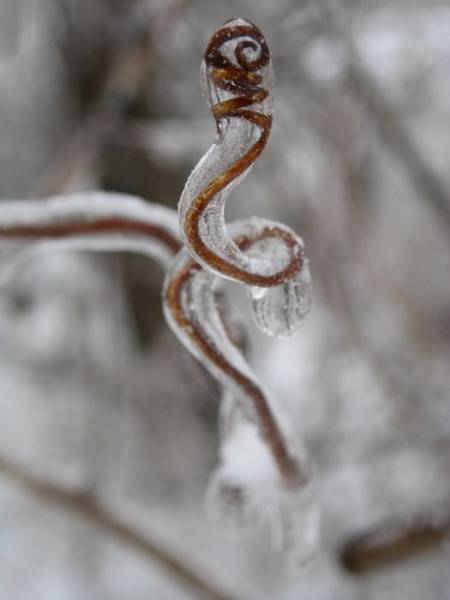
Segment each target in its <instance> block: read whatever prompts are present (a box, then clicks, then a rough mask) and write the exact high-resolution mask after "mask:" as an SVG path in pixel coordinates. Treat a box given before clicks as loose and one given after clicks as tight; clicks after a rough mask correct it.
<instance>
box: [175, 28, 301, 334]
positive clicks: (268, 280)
mask: <svg viewBox="0 0 450 600" xmlns="http://www.w3.org/2000/svg"><path fill="white" fill-rule="evenodd" d="M202 74H203V79H204V83H205V86H206V89H207V93H208V98H209V103H210V106H211V110H212V113H213V116H214V118H215V120H216V124H217V130H218V137H217V139H216V142H215V143H214V144H213V146H212V147H211V148H210V149H209V150H208V152H207V153H206V154H205V155H204V156H203V158H202V159H201V160H200V162H199V163H198V165H197V166H196V167H195V169H194V170H193V172H192V174H191V176H190V177H189V179H188V181H187V183H186V186H185V188H184V191H183V194H182V196H181V199H180V203H179V214H180V224H181V231H182V235H183V239H184V241H185V244H186V246H187V247H188V248H189V250H190V251H191V253H192V254H193V256H194V257H195V259H196V260H197V261H198V262H199V263H200V264H201V265H202V266H204V267H205V268H207V269H210V270H211V271H213V272H214V273H217V274H218V275H221V276H223V277H226V278H229V279H232V280H235V281H238V282H241V283H243V284H245V285H246V286H248V290H249V293H250V297H251V299H252V306H253V310H254V314H255V317H256V321H257V324H258V325H259V326H260V327H261V329H263V330H264V331H266V332H267V333H269V334H273V335H289V334H290V333H291V332H292V331H293V330H294V329H295V328H296V327H297V325H298V323H299V322H300V320H301V319H302V318H303V317H304V315H305V314H306V312H307V311H308V309H309V299H308V298H309V287H310V282H309V272H308V265H307V261H306V259H305V254H304V246H303V242H302V240H301V239H300V238H299V237H298V236H297V235H296V234H295V233H294V232H293V231H292V230H291V229H289V228H288V227H285V226H280V224H279V223H275V222H274V223H273V225H272V227H271V235H270V238H271V240H272V244H266V246H261V247H260V250H259V251H258V252H252V253H248V252H245V251H244V250H243V249H241V248H239V247H238V245H237V244H236V243H235V242H234V241H233V240H232V238H231V236H230V235H229V232H228V230H227V227H226V224H225V219H224V207H225V202H226V199H227V198H228V196H229V194H230V192H231V190H232V189H233V187H234V186H235V185H236V184H238V183H239V182H240V181H241V180H242V179H243V177H245V175H246V174H247V173H248V172H249V170H250V169H251V167H252V166H253V164H254V162H255V161H256V159H257V158H258V157H259V156H260V154H261V153H262V151H263V150H264V147H265V145H266V142H267V139H268V136H269V133H270V130H271V126H272V80H273V74H272V66H271V60H270V53H269V49H268V46H267V43H266V41H265V39H264V37H263V35H262V34H261V32H260V31H259V29H258V28H257V27H255V25H253V24H251V23H249V22H248V21H244V20H243V19H234V20H232V21H229V22H228V23H225V25H224V26H223V27H221V28H220V29H218V31H216V33H215V34H214V35H213V36H212V38H211V40H210V42H209V44H208V46H207V49H206V52H205V57H204V61H203V64H202ZM264 226H265V227H266V224H265V225H264ZM282 305H283V306H285V307H286V310H284V311H281V310H279V308H277V306H278V307H280V306H282Z"/></svg>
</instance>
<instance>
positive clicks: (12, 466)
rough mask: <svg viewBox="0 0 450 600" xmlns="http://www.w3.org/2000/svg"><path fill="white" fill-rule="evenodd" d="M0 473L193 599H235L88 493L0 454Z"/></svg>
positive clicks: (235, 598) (234, 596)
mask: <svg viewBox="0 0 450 600" xmlns="http://www.w3.org/2000/svg"><path fill="white" fill-rule="evenodd" d="M0 474H1V476H2V477H4V478H6V479H8V480H9V481H11V482H12V483H13V484H15V485H17V486H18V487H20V488H22V489H23V490H25V491H26V492H27V493H29V494H30V495H32V496H34V497H35V498H37V499H39V500H42V501H44V502H47V503H50V504H53V505H55V506H57V507H59V508H61V509H63V510H65V511H68V512H71V513H72V514H74V515H75V516H77V517H80V518H82V519H85V520H87V521H88V522H89V523H90V524H91V525H92V526H93V527H96V528H97V529H100V530H101V531H103V532H104V533H106V534H107V535H110V536H111V537H114V538H116V539H117V540H118V541H119V542H121V543H122V544H124V545H126V546H128V547H129V548H131V549H133V550H134V551H135V552H137V553H138V554H140V555H141V556H142V557H143V558H144V559H145V560H146V561H147V562H149V563H151V564H152V565H154V564H155V563H157V564H159V565H160V566H161V567H163V568H164V569H165V571H166V572H167V573H168V574H169V575H170V576H171V577H174V578H175V579H177V580H178V581H179V582H180V583H182V584H184V585H185V586H187V587H189V588H190V589H191V590H192V594H193V597H195V598H205V599H209V600H238V598H237V596H236V595H234V594H233V595H232V594H231V593H228V592H227V591H225V590H223V589H222V588H221V587H220V586H218V585H216V584H214V583H212V582H211V581H210V579H209V578H208V577H207V576H206V575H204V574H200V573H198V572H197V571H196V570H195V569H194V568H193V567H191V566H190V565H188V564H186V562H185V561H183V560H182V559H180V558H178V557H177V556H176V555H175V554H174V553H172V552H171V551H170V550H169V549H168V548H166V547H163V546H162V545H161V543H160V542H158V541H157V540H154V539H151V538H150V537H149V535H148V534H145V535H144V534H143V533H141V532H140V531H139V530H137V529H136V528H134V527H133V526H132V525H130V524H128V523H127V522H126V521H125V520H124V519H122V518H121V517H120V516H119V515H117V514H115V513H114V512H113V511H112V510H111V509H110V508H108V507H107V506H106V505H105V504H103V503H101V502H99V501H98V499H97V498H96V497H95V496H94V495H93V494H91V493H89V492H86V491H83V490H81V491H80V490H73V489H69V488H67V487H64V486H62V485H60V484H58V483H55V482H53V481H49V480H47V479H44V478H43V477H41V476H38V475H36V474H34V473H32V472H31V471H29V470H28V469H27V468H25V467H23V466H22V465H19V464H18V463H17V462H16V461H14V460H12V459H10V458H8V457H5V456H2V455H0Z"/></svg>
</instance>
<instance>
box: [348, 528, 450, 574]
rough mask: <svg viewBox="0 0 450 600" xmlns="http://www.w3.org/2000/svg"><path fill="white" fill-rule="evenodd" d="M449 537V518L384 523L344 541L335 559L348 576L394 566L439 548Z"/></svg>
mask: <svg viewBox="0 0 450 600" xmlns="http://www.w3.org/2000/svg"><path fill="white" fill-rule="evenodd" d="M449 537H450V520H449V519H447V520H446V521H443V522H441V523H434V522H433V520H432V519H431V518H429V519H423V518H422V519H417V520H416V521H415V522H413V523H412V524H409V525H403V526H402V525H399V524H396V523H392V522H389V523H384V524H382V525H380V526H379V527H377V528H374V529H372V530H370V531H367V532H364V533H362V534H359V535H356V536H354V537H353V538H351V539H350V540H348V542H346V543H345V544H344V546H343V547H342V548H341V550H340V552H339V560H340V562H341V564H342V566H343V567H344V569H345V570H346V571H348V572H349V573H351V574H352V575H364V574H366V573H369V572H372V571H376V570H378V569H381V568H386V567H391V566H395V565H396V564H398V563H401V562H403V561H405V560H408V559H411V558H414V557H415V556H417V555H419V554H422V553H423V552H430V551H432V550H439V549H440V548H442V547H443V544H444V543H445V541H446V540H448V539H449Z"/></svg>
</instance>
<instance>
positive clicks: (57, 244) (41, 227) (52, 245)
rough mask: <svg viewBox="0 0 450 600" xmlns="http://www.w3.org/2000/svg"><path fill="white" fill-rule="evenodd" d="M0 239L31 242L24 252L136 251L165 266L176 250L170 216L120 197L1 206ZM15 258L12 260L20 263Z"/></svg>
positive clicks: (175, 232)
mask: <svg viewBox="0 0 450 600" xmlns="http://www.w3.org/2000/svg"><path fill="white" fill-rule="evenodd" d="M0 239H9V240H17V239H22V240H24V241H27V242H33V243H32V244H31V245H29V246H28V247H27V248H26V249H25V251H24V252H25V253H26V252H28V251H31V252H34V251H35V250H36V248H37V247H38V248H39V249H43V250H46V249H49V250H53V249H73V250H76V249H79V250H90V251H98V252H106V251H121V250H122V251H127V252H137V253H142V254H145V255H148V256H150V257H151V258H154V259H156V260H158V261H159V262H160V263H161V264H162V265H163V266H164V267H166V266H167V265H168V263H169V262H170V260H171V259H172V257H173V256H174V254H175V253H176V252H178V250H179V249H180V248H181V242H180V239H179V233H178V224H177V219H176V215H175V213H174V211H172V210H170V209H167V208H164V207H162V206H159V205H157V204H153V203H150V202H145V201H144V200H142V199H140V198H135V197H133V196H128V195H125V194H113V193H103V192H86V193H83V194H73V195H67V196H60V197H54V198H49V199H46V200H10V201H8V200H5V201H2V202H1V204H0ZM23 256H24V254H23V253H19V255H18V256H17V258H16V261H13V263H12V265H11V269H8V270H12V267H14V262H17V261H20V260H22V257H23Z"/></svg>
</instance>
